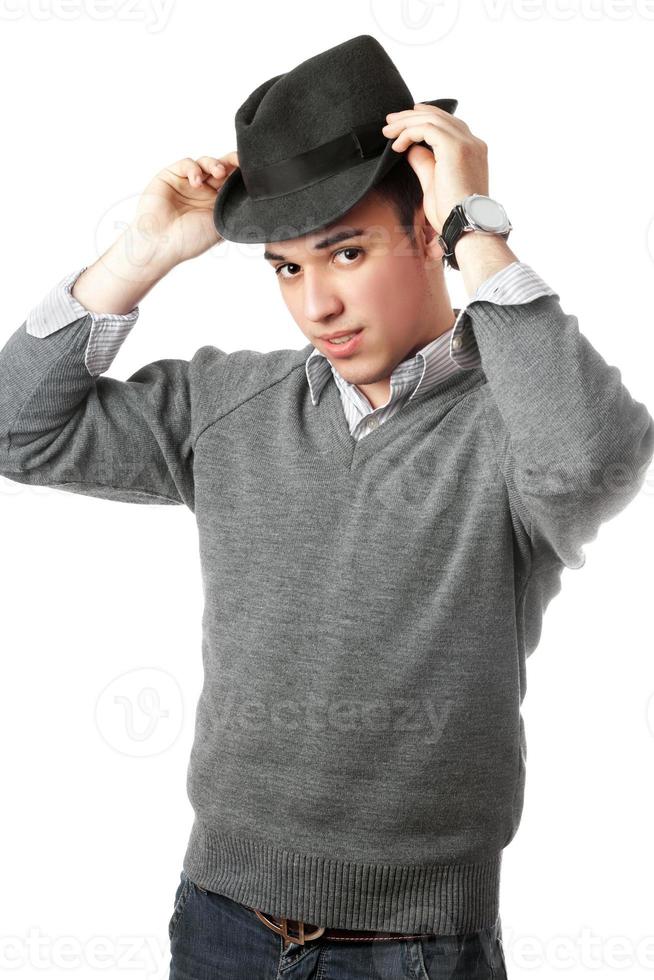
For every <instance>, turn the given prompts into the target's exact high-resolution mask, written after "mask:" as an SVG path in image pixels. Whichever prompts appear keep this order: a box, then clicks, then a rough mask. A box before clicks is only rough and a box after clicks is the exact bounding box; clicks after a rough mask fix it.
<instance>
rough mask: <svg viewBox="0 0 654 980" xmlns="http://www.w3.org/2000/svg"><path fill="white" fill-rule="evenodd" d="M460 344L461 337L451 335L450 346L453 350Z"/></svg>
mask: <svg viewBox="0 0 654 980" xmlns="http://www.w3.org/2000/svg"><path fill="white" fill-rule="evenodd" d="M460 346H461V338H460V337H453V338H452V347H453V348H454V350H458V349H459V347H460Z"/></svg>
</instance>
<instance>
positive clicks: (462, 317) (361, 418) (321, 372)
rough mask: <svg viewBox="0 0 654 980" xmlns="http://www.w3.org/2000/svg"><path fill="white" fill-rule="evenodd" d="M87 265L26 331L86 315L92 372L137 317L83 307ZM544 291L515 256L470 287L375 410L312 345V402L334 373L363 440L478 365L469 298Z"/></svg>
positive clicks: (522, 297) (504, 299)
mask: <svg viewBox="0 0 654 980" xmlns="http://www.w3.org/2000/svg"><path fill="white" fill-rule="evenodd" d="M86 268H87V267H86V266H84V267H83V268H82V269H79V270H78V271H76V272H71V273H69V274H68V275H67V276H65V277H64V278H63V279H62V280H61V281H60V282H58V283H57V284H56V285H55V286H53V288H52V289H51V290H50V291H49V292H48V293H47V294H46V296H44V298H43V299H42V300H41V302H40V303H39V304H38V305H37V306H35V307H34V308H33V309H32V310H31V311H30V313H29V314H28V316H27V321H26V330H27V332H28V333H29V334H31V335H32V336H34V337H47V336H48V335H49V334H51V333H55V331H57V330H61V329H62V328H63V327H65V326H68V325H69V324H70V323H72V322H74V321H75V320H78V319H79V318H80V317H83V316H87V315H90V317H91V320H92V323H93V326H92V329H91V333H90V335H89V340H88V344H87V347H86V354H85V364H86V368H87V370H88V371H89V373H90V374H91V375H93V376H94V377H97V376H98V375H100V374H103V373H104V372H105V371H107V369H108V368H109V367H110V365H111V363H112V362H113V360H114V358H115V357H116V355H117V353H118V351H119V349H120V347H121V345H122V343H123V342H124V340H125V339H126V337H127V335H128V334H129V332H130V330H131V329H132V327H133V326H134V324H135V323H136V320H137V319H138V315H139V307H138V306H135V307H134V309H133V310H130V312H129V313H124V314H118V313H95V312H92V311H90V310H87V309H86V307H84V306H83V305H82V304H81V303H80V302H79V300H78V299H76V297H75V296H73V295H72V292H71V290H72V288H73V286H74V284H75V282H76V280H77V279H78V278H79V276H80V275H81V274H82V272H84V270H85V269H86ZM544 295H550V296H551V295H556V294H555V293H554V290H552V289H551V288H550V287H549V286H548V285H547V284H546V283H545V282H544V281H543V280H542V279H541V278H540V277H539V276H538V275H537V274H536V273H535V272H534V270H533V269H532V268H531V267H530V266H528V265H527V264H526V263H524V262H517V261H516V262H512V263H511V264H510V265H508V266H505V268H504V269H500V271H499V272H496V273H495V274H494V275H492V276H490V277H489V278H488V279H486V280H485V281H484V282H483V283H482V284H481V285H480V286H479V287H478V288H477V289H476V290H475V292H474V294H473V295H472V296H471V297H470V299H469V300H468V301H467V303H466V304H465V306H463V307H453V312H454V313H455V314H456V319H455V322H454V324H453V325H452V327H451V328H450V329H449V330H447V331H446V332H445V333H443V334H441V335H440V336H439V337H436V338H435V339H434V340H432V341H430V342H429V343H428V344H426V345H425V346H424V347H422V348H421V349H420V350H419V351H417V352H416V353H415V354H414V355H412V356H410V357H407V358H405V360H403V361H401V362H400V363H399V364H398V365H397V366H396V367H395V369H394V370H393V372H392V374H391V377H390V395H389V398H388V401H387V402H386V404H385V405H381V406H379V407H378V408H375V409H373V407H372V405H371V404H370V402H369V401H368V399H367V398H366V396H365V395H364V394H363V392H362V391H360V390H359V389H358V388H357V386H356V385H354V384H351V383H350V382H349V381H346V380H345V378H343V377H342V376H341V375H340V373H339V372H338V371H337V369H336V368H335V367H334V365H333V364H332V363H331V362H330V361H329V360H328V358H327V357H326V356H325V355H324V354H323V353H322V351H319V350H318V349H317V348H316V347H314V349H313V350H312V352H311V353H310V355H309V357H308V358H307V362H306V375H307V381H308V384H309V389H310V392H311V401H312V404H313V405H317V404H318V401H319V400H320V394H321V392H322V390H323V388H324V386H325V384H326V383H327V381H328V380H329V378H330V377H333V378H334V380H335V382H336V384H337V386H338V389H339V392H340V398H341V404H342V406H343V411H344V413H345V418H346V419H347V424H348V428H349V430H350V433H351V434H352V436H353V437H354V438H355V439H357V440H359V439H362V438H364V437H365V436H366V435H367V434H368V433H369V432H372V430H373V429H375V428H376V427H377V426H378V425H382V424H383V423H384V422H385V421H386V420H387V419H389V418H390V417H391V416H392V415H394V413H395V412H397V411H398V410H399V409H400V408H401V407H402V405H404V404H405V403H406V402H407V401H409V400H410V399H411V398H413V397H414V396H415V395H416V394H418V392H420V393H423V392H425V391H427V390H429V389H430V388H432V387H433V386H434V385H436V384H440V382H441V381H443V380H445V379H446V378H448V377H449V376H450V375H451V374H454V373H455V372H458V371H469V370H471V369H472V368H475V367H478V366H479V364H480V363H481V362H480V357H479V349H478V347H477V344H476V343H475V340H474V337H471V336H470V320H469V317H468V315H467V309H468V307H469V306H470V304H471V303H474V302H475V301H476V300H487V301H489V302H492V303H498V304H500V305H509V304H516V303H528V302H530V301H531V300H533V299H536V298H537V297H538V296H544Z"/></svg>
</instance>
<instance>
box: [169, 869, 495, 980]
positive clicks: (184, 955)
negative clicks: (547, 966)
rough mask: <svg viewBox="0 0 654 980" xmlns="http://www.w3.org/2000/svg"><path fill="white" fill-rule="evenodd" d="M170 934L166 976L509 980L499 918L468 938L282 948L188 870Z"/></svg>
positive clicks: (249, 915)
mask: <svg viewBox="0 0 654 980" xmlns="http://www.w3.org/2000/svg"><path fill="white" fill-rule="evenodd" d="M373 935H374V933H373ZM168 936H169V939H170V951H171V954H172V955H171V961H170V974H169V980H507V976H506V965H505V962H504V954H503V951H502V938H501V936H502V932H501V924H500V919H499V917H498V920H497V922H496V923H495V925H494V926H491V927H489V928H488V929H483V930H482V931H481V932H474V933H470V934H468V935H459V936H435V937H434V938H430V939H384V940H377V941H376V942H375V940H374V939H371V940H370V941H369V942H368V941H365V942H359V941H356V942H344V941H342V940H339V939H331V940H330V939H325V938H324V936H319V937H318V938H317V939H313V940H311V941H309V942H307V943H306V944H305V945H304V946H301V945H299V944H298V943H291V944H290V945H289V946H288V947H286V948H284V943H283V940H282V937H281V936H279V935H278V934H277V933H276V932H273V930H272V929H269V928H268V927H267V926H266V925H264V923H263V922H261V921H260V919H259V918H258V917H257V916H256V915H255V914H254V912H253V911H251V910H250V909H248V908H246V907H245V906H244V905H241V904H240V903H239V902H235V901H233V900H232V899H231V898H228V897H227V896H226V895H220V894H218V893H217V892H209V891H205V890H204V889H203V888H200V887H199V885H196V884H195V883H194V882H193V881H191V879H190V878H189V877H188V875H187V874H186V872H185V871H182V873H181V875H180V883H179V885H178V886H177V892H176V894H175V902H174V909H173V914H172V918H171V919H170V923H169V926H168Z"/></svg>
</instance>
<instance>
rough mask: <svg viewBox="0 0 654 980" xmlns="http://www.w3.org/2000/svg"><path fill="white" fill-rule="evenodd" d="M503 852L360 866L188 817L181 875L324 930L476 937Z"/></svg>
mask: <svg viewBox="0 0 654 980" xmlns="http://www.w3.org/2000/svg"><path fill="white" fill-rule="evenodd" d="M501 861H502V852H501V851H500V852H498V853H497V854H495V855H493V856H492V857H491V858H489V859H487V860H486V861H480V862H477V863H471V864H470V863H469V864H432V865H399V864H398V865H393V864H386V863H384V864H366V863H362V862H354V861H344V860H339V859H337V858H325V857H320V856H317V855H312V854H305V853H302V852H299V851H289V850H287V849H282V848H279V847H275V846H274V845H272V844H267V843H264V842H261V841H254V840H247V839H244V838H238V837H235V836H234V835H233V834H228V835H223V834H218V833H216V832H215V831H213V830H212V829H211V828H209V827H207V826H206V825H204V824H202V823H201V822H200V821H199V820H197V819H196V820H195V822H194V824H193V827H192V830H191V835H190V839H189V843H188V847H187V850H186V854H185V856H184V862H183V867H184V870H185V872H186V873H187V875H188V876H189V877H190V878H191V879H192V880H193V881H194V882H195V883H196V884H198V885H200V886H201V887H202V888H205V889H207V890H208V891H213V892H218V893H219V894H222V895H226V896H227V897H228V898H231V899H232V900H233V901H236V902H240V903H241V904H243V905H249V906H251V907H252V908H258V909H262V910H263V911H264V912H266V913H268V914H269V915H275V916H281V915H284V916H286V917H287V918H289V919H295V920H302V921H304V922H311V923H315V924H316V925H324V926H327V927H337V928H341V929H370V930H388V931H391V932H406V933H413V932H433V933H437V934H439V935H453V934H462V933H470V932H477V931H478V930H480V929H485V928H487V927H489V926H491V925H493V924H494V923H495V921H496V920H497V917H498V915H499V886H500V868H501Z"/></svg>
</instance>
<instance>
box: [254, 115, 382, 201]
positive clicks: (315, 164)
mask: <svg viewBox="0 0 654 980" xmlns="http://www.w3.org/2000/svg"><path fill="white" fill-rule="evenodd" d="M382 126H383V123H380V124H377V123H367V124H365V125H363V126H353V127H352V129H351V130H350V131H349V132H348V133H343V134H342V135H341V136H337V137H336V138H335V139H333V140H328V141H327V142H326V143H321V145H320V146H314V147H313V148H312V149H311V150H307V151H306V153H298V154H297V156H294V157H289V158H288V159H287V160H281V161H279V163H272V164H270V166H268V167H261V168H260V169H259V170H254V171H251V172H250V173H246V172H245V171H244V170H241V176H242V178H243V183H244V184H245V189H246V190H247V192H248V194H249V195H250V197H251V198H252V199H253V200H255V201H261V200H264V199H265V198H269V197H279V196H280V195H281V194H290V193H291V191H299V190H302V189H303V188H304V187H310V186H311V184H315V183H316V181H318V180H322V179H323V178H324V177H331V176H332V174H337V173H340V172H341V171H343V170H348V169H349V168H350V167H351V166H352V165H353V164H356V163H360V162H361V161H362V160H366V159H368V158H370V157H374V156H379V155H380V154H381V153H382V151H383V150H384V148H385V146H386V145H387V143H388V137H387V136H384V134H383V133H382Z"/></svg>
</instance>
